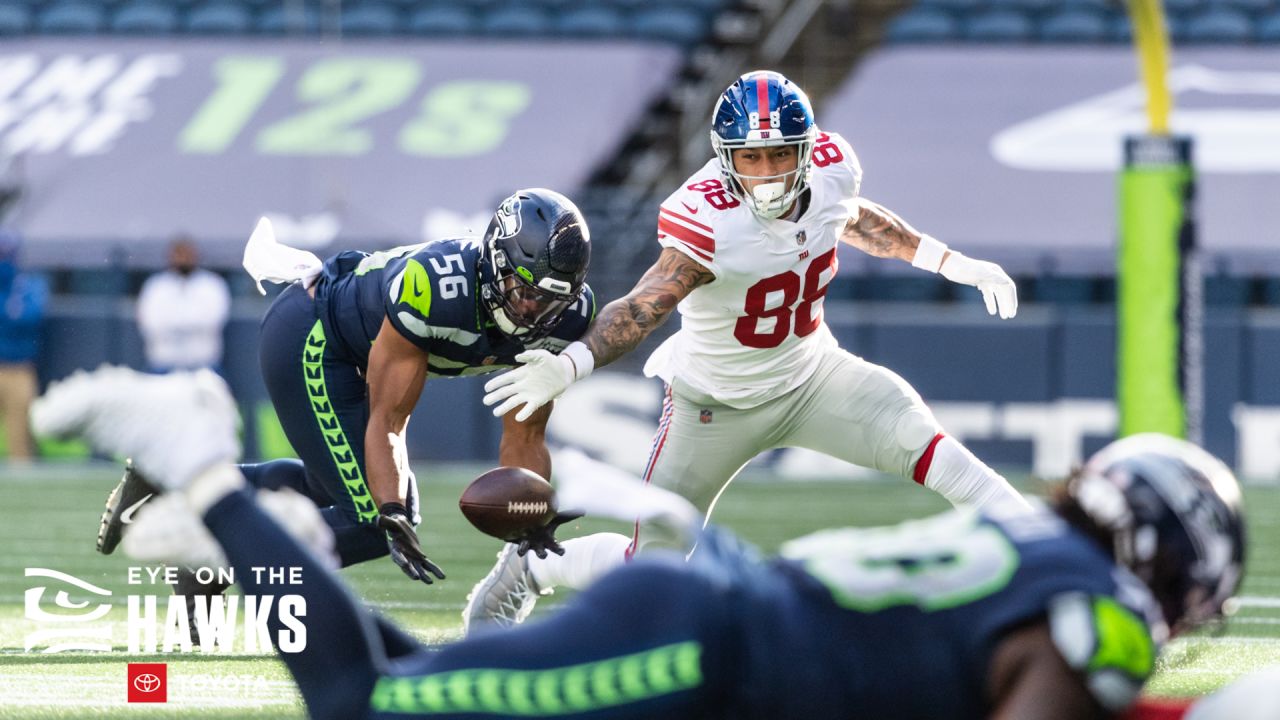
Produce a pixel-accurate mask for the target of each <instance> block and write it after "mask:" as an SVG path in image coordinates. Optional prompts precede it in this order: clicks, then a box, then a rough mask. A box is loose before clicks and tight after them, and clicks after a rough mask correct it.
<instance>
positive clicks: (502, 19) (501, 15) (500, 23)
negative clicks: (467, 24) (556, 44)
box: [480, 2, 551, 37]
mask: <svg viewBox="0 0 1280 720" xmlns="http://www.w3.org/2000/svg"><path fill="white" fill-rule="evenodd" d="M480 29H481V30H482V31H483V32H484V33H485V34H486V35H496V36H499V37H530V36H533V35H546V34H548V33H549V32H550V31H551V15H550V14H549V13H547V12H546V11H545V10H542V9H540V8H536V7H532V6H530V5H528V4H526V3H522V2H511V3H505V4H503V5H500V6H497V7H494V8H493V9H492V10H490V11H488V12H486V13H485V15H484V17H482V18H481V19H480Z"/></svg>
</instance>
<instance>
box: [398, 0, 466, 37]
mask: <svg viewBox="0 0 1280 720" xmlns="http://www.w3.org/2000/svg"><path fill="white" fill-rule="evenodd" d="M407 29H408V31H409V32H411V33H413V34H415V35H446V36H458V35H468V34H472V33H475V32H476V31H478V30H479V29H480V21H479V19H478V18H477V17H476V14H475V13H474V12H472V11H471V10H470V9H469V8H466V7H460V6H459V5H457V4H454V3H442V4H436V5H427V6H424V7H420V8H418V9H416V10H413V11H411V13H410V15H409V22H408V26H407Z"/></svg>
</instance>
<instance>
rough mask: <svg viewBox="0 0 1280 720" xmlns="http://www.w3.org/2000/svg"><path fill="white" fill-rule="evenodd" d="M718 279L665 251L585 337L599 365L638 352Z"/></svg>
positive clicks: (607, 308) (685, 257)
mask: <svg viewBox="0 0 1280 720" xmlns="http://www.w3.org/2000/svg"><path fill="white" fill-rule="evenodd" d="M715 277H716V276H715V275H714V274H713V273H712V272H711V271H710V270H708V269H707V268H706V267H704V266H702V265H700V264H699V263H698V262H697V261H696V260H694V259H692V258H690V257H689V256H688V255H685V254H684V253H682V252H680V251H679V250H674V249H672V248H665V249H664V250H663V251H662V254H661V255H660V256H658V261H657V262H656V263H654V264H653V267H651V268H649V270H648V271H647V272H646V273H645V274H644V276H643V277H641V278H640V280H639V282H637V283H636V286H635V287H634V288H632V289H631V292H630V293H628V294H627V295H626V296H625V297H622V298H619V299H617V300H614V301H613V302H611V303H609V304H608V305H605V306H604V309H603V310H601V311H600V314H599V315H598V316H596V321H595V322H594V323H593V324H592V325H591V329H590V330H588V331H587V334H586V335H584V336H583V337H582V342H583V343H586V345H587V347H588V348H590V349H591V354H592V355H593V356H594V357H595V361H596V362H595V366H596V367H600V366H602V365H608V364H609V363H611V362H613V361H614V360H617V359H618V358H620V357H622V356H623V355H626V354H627V353H629V352H631V351H632V350H634V349H635V348H636V346H637V345H639V344H640V342H641V341H642V340H644V339H645V338H646V337H648V336H649V333H651V332H653V331H654V330H656V329H657V327H658V326H659V325H661V324H662V323H663V322H665V321H666V319H667V316H668V315H670V314H671V311H672V310H674V309H675V307H676V305H678V304H679V303H680V301H681V300H683V299H684V298H685V297H686V296H687V295H688V294H689V293H691V292H693V290H694V288H696V287H698V286H700V285H706V284H707V283H709V282H711V281H712V280H715Z"/></svg>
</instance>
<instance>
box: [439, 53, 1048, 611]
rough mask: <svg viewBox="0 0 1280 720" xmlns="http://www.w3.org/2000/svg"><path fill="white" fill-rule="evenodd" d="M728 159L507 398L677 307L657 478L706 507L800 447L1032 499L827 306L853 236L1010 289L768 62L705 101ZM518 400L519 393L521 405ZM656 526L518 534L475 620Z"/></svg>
mask: <svg viewBox="0 0 1280 720" xmlns="http://www.w3.org/2000/svg"><path fill="white" fill-rule="evenodd" d="M711 144H712V147H713V148H714V149H715V151H716V152H715V155H716V156H715V157H714V158H712V159H711V160H709V161H708V162H707V164H706V165H704V166H703V167H702V169H700V170H698V171H697V172H696V173H694V174H693V176H692V177H690V178H689V179H688V180H686V181H685V183H684V184H683V185H682V187H681V188H680V189H678V190H677V191H676V192H674V193H672V194H671V196H670V197H668V198H667V199H666V200H665V201H664V202H663V203H662V206H661V208H660V209H659V211H658V241H659V242H660V243H661V244H662V246H663V250H662V254H661V255H660V256H659V258H658V261H657V263H656V264H655V265H654V266H653V267H651V268H649V270H648V272H646V273H645V274H644V276H643V277H641V278H640V280H639V282H638V283H637V284H636V286H635V288H634V289H633V290H632V291H631V293H630V294H629V295H627V296H626V297H624V298H622V299H621V300H617V301H614V302H612V303H609V304H608V305H607V306H605V308H604V309H603V310H602V311H601V312H600V317H599V319H597V320H596V321H595V324H594V325H593V326H592V327H591V329H590V330H589V331H588V332H587V334H586V336H584V337H583V338H582V340H581V341H580V342H575V343H573V344H571V345H569V347H568V348H566V349H565V351H564V352H563V353H561V354H560V355H558V356H557V355H552V354H551V353H544V352H538V351H533V352H529V353H525V354H524V355H522V356H520V357H517V358H516V360H518V361H520V362H523V363H525V364H524V365H523V366H522V367H519V368H516V369H515V370H512V371H510V372H508V373H505V374H503V375H502V376H500V377H498V378H495V379H494V380H491V381H490V382H489V384H488V385H486V386H485V389H486V390H489V391H490V393H489V395H487V396H486V397H485V400H484V401H485V403H486V404H490V405H493V404H497V409H495V410H494V414H495V415H499V416H503V415H506V414H507V413H508V412H510V411H511V410H513V409H519V412H518V413H517V415H516V419H523V418H526V417H531V416H532V414H533V413H534V412H535V411H536V410H537V409H538V408H540V407H541V406H542V405H543V404H544V403H547V402H550V401H551V400H552V399H554V398H555V397H557V396H559V395H560V393H562V392H564V390H565V388H566V387H568V386H569V384H570V383H572V382H574V381H575V380H580V379H582V378H584V377H586V376H587V375H588V374H589V373H590V372H591V371H592V369H593V368H595V367H599V366H602V365H607V364H609V363H611V362H613V361H614V360H617V359H618V358H619V357H621V356H622V355H625V354H626V353H628V352H630V351H631V350H633V349H635V347H636V346H637V345H638V344H639V343H640V342H641V341H642V340H644V338H646V337H647V336H648V335H649V334H650V333H652V332H653V331H654V330H655V329H657V328H658V326H659V325H661V324H662V323H663V322H664V321H665V320H666V319H667V316H668V315H670V313H671V311H672V310H674V309H675V308H676V305H677V303H678V304H679V308H680V315H681V326H680V331H679V332H677V333H676V334H675V335H674V336H672V337H671V338H670V339H668V340H667V341H666V342H665V343H664V344H663V345H662V346H661V347H659V348H658V349H657V350H656V351H655V352H654V354H653V355H652V356H651V357H650V358H649V361H648V363H647V364H646V365H645V374H646V375H649V376H657V377H661V378H662V379H663V380H664V381H666V384H667V394H666V400H665V402H664V404H663V411H662V419H661V420H660V422H659V425H658V431H657V435H656V437H655V438H654V443H653V450H652V451H651V454H650V456H649V463H648V467H647V469H646V470H645V473H644V479H645V481H646V482H650V483H653V484H654V485H657V486H659V487H662V488H666V489H668V490H672V491H674V492H677V493H679V494H680V495H682V496H684V497H685V498H686V499H688V500H689V501H690V502H692V503H693V504H694V506H696V507H697V508H698V510H700V511H702V512H703V513H704V514H707V515H710V514H711V512H712V510H713V509H714V505H715V499H716V497H717V496H718V495H719V494H720V492H721V491H723V490H724V489H725V488H726V487H727V486H728V483H729V482H730V481H731V480H732V479H733V477H734V476H735V475H736V474H737V473H738V471H739V470H741V469H742V467H743V466H744V465H746V464H747V462H748V461H750V460H751V458H753V457H755V456H756V455H758V454H760V453H762V452H764V451H766V450H770V449H773V448H779V447H802V448H808V449H810V450H816V451H818V452H822V453H826V454H827V455H831V456H832V457H837V458H840V459H841V460H845V461H848V462H851V463H853V464H855V465H861V466H863V467H868V468H874V469H876V470H880V471H882V472H886V473H890V474H892V475H898V476H901V477H906V478H912V479H914V480H915V481H916V482H918V483H920V484H922V485H924V486H925V487H928V488H930V489H932V490H935V491H937V492H939V493H941V494H942V495H944V496H945V497H946V498H947V499H948V500H950V501H951V502H952V503H956V504H960V503H966V504H972V505H977V506H979V507H987V506H991V505H994V504H997V503H1010V504H1013V505H1023V504H1024V503H1023V501H1022V498H1021V497H1020V496H1019V495H1018V493H1017V492H1016V491H1015V490H1014V489H1013V488H1012V487H1010V485H1009V484H1008V483H1007V482H1006V481H1005V479H1004V478H1002V477H1000V476H999V475H997V474H996V473H995V472H994V471H992V470H991V468H989V467H987V466H986V465H985V464H983V463H982V462H981V461H980V460H978V458H976V457H974V455H973V454H972V453H971V452H969V450H968V449H966V448H965V447H964V446H963V445H961V444H960V443H959V442H957V441H956V440H955V439H954V438H951V437H948V436H947V435H945V434H944V433H943V430H942V428H941V426H939V425H938V422H937V420H935V419H934V417H933V413H932V412H931V411H930V410H929V408H928V407H927V406H926V405H925V404H924V401H923V400H922V399H921V398H920V395H919V393H917V392H916V391H915V389H914V388H912V387H911V386H910V385H909V384H907V382H906V381H905V380H903V379H902V378H901V377H899V376H898V375H897V374H895V373H894V372H893V371H891V370H889V369H887V368H884V367H881V366H879V365H875V364H873V363H870V362H867V361H866V360H863V359H862V358H860V357H857V356H855V355H852V354H850V353H848V352H846V351H844V350H842V349H841V348H840V347H839V346H838V345H837V344H836V341H835V338H834V337H833V336H832V335H831V331H830V330H828V328H827V325H826V323H825V322H824V320H823V314H822V303H823V297H824V296H825V295H826V293H827V287H828V284H829V283H830V282H831V281H832V280H833V279H834V278H835V275H836V268H837V265H838V262H837V259H836V250H837V248H838V247H839V246H840V244H841V243H844V244H846V245H851V246H853V247H855V248H857V249H859V250H861V251H863V252H866V253H869V254H871V255H874V256H876V257H884V258H897V259H899V260H903V261H906V262H909V263H911V264H912V265H914V266H915V267H917V268H920V269H922V270H925V271H928V272H935V273H941V274H942V275H943V276H944V277H946V278H947V279H949V280H951V281H953V282H957V283H961V284H964V285H972V286H974V287H976V288H978V290H980V291H981V292H982V296H983V299H984V300H985V301H986V305H987V310H988V312H990V313H991V314H993V315H994V314H996V313H997V312H998V313H999V314H1000V317H1002V318H1012V317H1013V316H1014V315H1015V314H1016V313H1017V310H1018V296H1017V288H1016V287H1015V286H1014V284H1013V281H1012V280H1011V279H1009V276H1008V275H1006V274H1005V272H1004V271H1003V270H1001V269H1000V267H999V266H998V265H995V264H992V263H989V262H983V261H981V260H974V259H972V258H969V257H966V256H964V255H962V254H961V253H959V252H957V251H955V250H949V249H948V248H947V246H946V245H944V244H943V243H941V242H939V241H938V240H935V239H934V238H932V237H930V236H928V235H923V234H921V233H919V232H917V231H916V230H915V229H914V228H912V227H911V226H910V225H908V224H907V223H906V222H904V221H903V220H902V219H901V218H899V217H898V216H897V215H895V214H894V213H893V212H891V211H889V210H888V209H886V208H884V207H882V206H881V205H878V204H876V203H874V202H872V201H870V200H867V199H866V198H861V197H859V188H860V185H861V183H862V167H861V166H860V165H859V163H858V158H857V156H855V155H854V153H853V149H852V148H851V147H850V146H849V143H847V142H846V141H845V140H844V138H842V137H840V136H839V135H837V134H835V133H825V132H821V131H820V130H819V129H818V127H817V125H816V124H815V122H814V117H813V109H812V107H811V106H810V104H809V99H808V97H806V96H805V94H804V92H803V91H802V90H801V89H800V88H799V87H797V86H796V85H794V84H793V83H791V82H790V81H789V80H787V79H786V78H785V77H783V76H782V75H779V74H778V73H774V72H765V71H757V72H752V73H748V74H746V75H743V76H742V77H741V78H739V79H738V80H737V82H735V83H734V84H733V85H731V86H729V88H728V89H727V90H725V92H724V94H723V95H722V96H721V98H720V101H719V102H718V103H717V105H716V108H715V112H714V113H713V115H712V128H711ZM522 406H523V407H522ZM652 541H653V536H652V533H650V532H649V530H648V528H646V527H645V525H644V523H640V524H639V525H637V527H636V535H635V538H634V544H632V542H631V541H629V540H628V539H627V538H625V537H623V536H621V535H618V534H616V533H601V534H598V535H593V536H589V537H586V538H580V539H575V540H571V541H568V542H566V543H565V544H564V548H565V550H566V553H565V555H564V557H549V558H546V559H545V560H542V559H536V558H529V559H528V560H525V559H524V558H523V557H519V556H517V553H516V552H515V551H514V549H513V548H505V549H504V550H503V552H502V554H500V555H499V558H498V562H497V564H496V565H495V566H494V569H493V571H491V572H490V573H489V575H488V576H487V577H486V578H485V579H484V580H483V581H482V582H481V583H480V584H479V585H477V586H476V589H475V590H474V591H473V592H472V601H471V603H470V604H468V606H467V609H466V611H465V616H464V617H465V621H466V622H467V623H468V624H470V623H497V624H501V625H509V624H512V623H515V622H519V621H520V620H521V619H523V618H524V617H525V616H527V615H528V613H529V611H530V610H531V609H532V607H533V605H534V603H535V602H536V600H537V597H538V594H540V593H546V592H550V591H551V589H552V588H554V587H556V586H558V585H564V586H568V587H571V588H578V587H582V586H584V585H586V584H589V583H590V582H591V580H592V579H593V578H594V577H596V576H597V575H599V574H600V573H601V572H603V571H605V570H607V569H609V568H611V567H613V566H614V565H616V564H618V563H620V562H622V561H623V559H624V557H625V553H624V551H626V549H627V547H628V546H630V552H635V551H636V550H638V549H642V548H643V546H644V545H646V544H648V543H650V542H652Z"/></svg>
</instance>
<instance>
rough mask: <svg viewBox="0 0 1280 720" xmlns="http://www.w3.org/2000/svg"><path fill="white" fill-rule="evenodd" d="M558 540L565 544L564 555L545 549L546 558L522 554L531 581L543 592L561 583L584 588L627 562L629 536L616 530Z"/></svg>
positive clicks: (570, 586)
mask: <svg viewBox="0 0 1280 720" xmlns="http://www.w3.org/2000/svg"><path fill="white" fill-rule="evenodd" d="M560 544H561V545H563V546H564V555H556V554H554V553H547V557H546V558H545V559H543V558H539V557H537V556H536V555H534V554H533V553H529V554H528V555H526V556H525V557H526V558H527V559H528V561H529V574H530V575H532V576H533V582H534V583H535V584H536V585H537V586H538V589H539V590H542V591H544V592H545V591H549V590H552V589H554V588H556V587H560V586H563V587H567V588H571V589H573V590H582V589H584V588H586V587H587V586H589V585H590V584H591V583H593V582H595V581H596V580H598V579H599V578H600V576H601V575H604V574H605V573H607V572H609V571H610V570H612V569H614V568H616V567H618V566H619V565H622V564H623V563H624V562H626V559H627V548H628V547H629V546H630V545H631V538H629V537H627V536H626V535H619V534H618V533H596V534H594V535H587V536H586V537H580V538H573V539H572V540H565V541H564V542H562V543H560Z"/></svg>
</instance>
